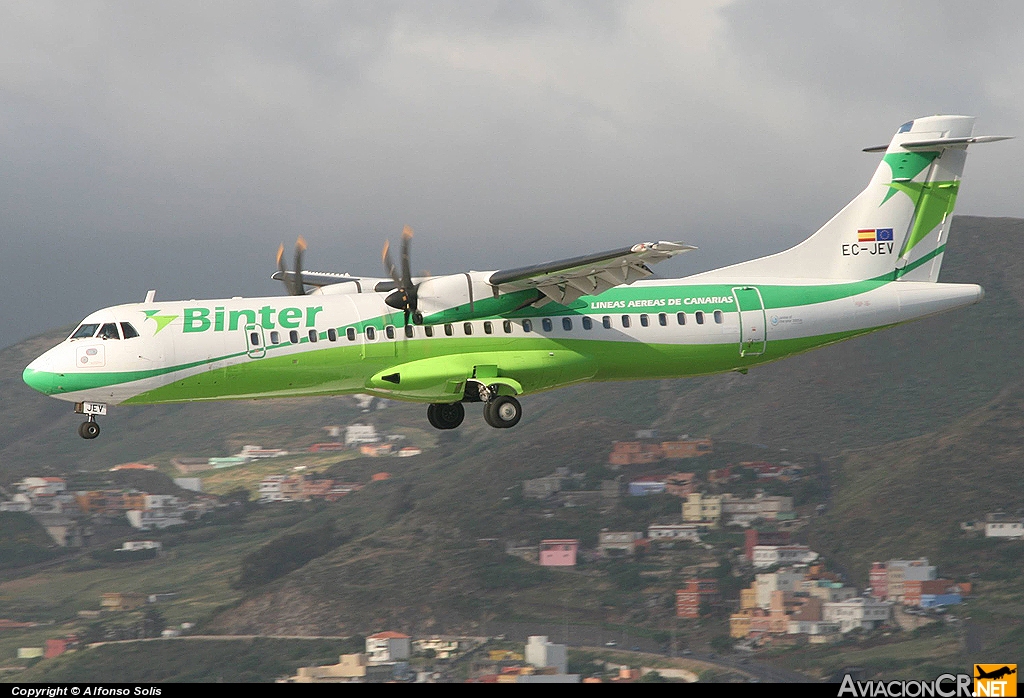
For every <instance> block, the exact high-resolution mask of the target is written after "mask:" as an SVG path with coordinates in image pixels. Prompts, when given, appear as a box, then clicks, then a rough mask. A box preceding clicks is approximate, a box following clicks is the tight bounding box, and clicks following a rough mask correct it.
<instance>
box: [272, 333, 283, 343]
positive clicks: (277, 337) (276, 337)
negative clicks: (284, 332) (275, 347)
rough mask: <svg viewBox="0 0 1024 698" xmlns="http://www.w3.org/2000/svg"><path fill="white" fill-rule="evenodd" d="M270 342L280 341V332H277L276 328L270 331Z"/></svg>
mask: <svg viewBox="0 0 1024 698" xmlns="http://www.w3.org/2000/svg"><path fill="white" fill-rule="evenodd" d="M270 343H271V344H280V343H281V333H280V332H278V331H277V330H274V331H273V332H271V333H270Z"/></svg>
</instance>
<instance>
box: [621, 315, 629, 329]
mask: <svg viewBox="0 0 1024 698" xmlns="http://www.w3.org/2000/svg"><path fill="white" fill-rule="evenodd" d="M622 326H623V327H629V316H628V315H623V316H622Z"/></svg>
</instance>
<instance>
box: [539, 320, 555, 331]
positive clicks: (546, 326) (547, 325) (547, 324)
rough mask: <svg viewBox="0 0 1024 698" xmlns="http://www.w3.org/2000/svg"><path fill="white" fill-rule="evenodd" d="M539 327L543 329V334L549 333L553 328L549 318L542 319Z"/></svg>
mask: <svg viewBox="0 0 1024 698" xmlns="http://www.w3.org/2000/svg"><path fill="white" fill-rule="evenodd" d="M540 325H541V327H543V328H544V331H545V332H550V331H551V330H552V328H553V327H554V326H553V325H552V324H551V318H549V317H546V318H544V319H543V320H541V321H540Z"/></svg>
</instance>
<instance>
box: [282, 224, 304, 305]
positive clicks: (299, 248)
mask: <svg viewBox="0 0 1024 698" xmlns="http://www.w3.org/2000/svg"><path fill="white" fill-rule="evenodd" d="M305 251H306V241H305V240H303V239H302V236H301V235H300V236H299V238H298V239H297V240H296V241H295V271H292V272H289V271H288V270H287V269H286V268H285V266H284V244H282V245H281V246H280V247H278V248H277V270H278V271H279V272H280V273H281V283H283V284H284V287H285V290H286V291H288V295H290V296H304V295H306V288H305V286H304V285H303V283H302V253H303V252H305Z"/></svg>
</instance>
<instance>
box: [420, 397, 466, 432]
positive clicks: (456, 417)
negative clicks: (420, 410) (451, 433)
mask: <svg viewBox="0 0 1024 698" xmlns="http://www.w3.org/2000/svg"><path fill="white" fill-rule="evenodd" d="M465 418H466V408H465V407H463V406H462V403H461V402H449V403H445V402H434V403H431V404H430V405H427V421H428V422H430V426H432V427H434V428H435V429H454V428H455V427H457V426H459V425H460V424H462V420H463V419H465Z"/></svg>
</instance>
